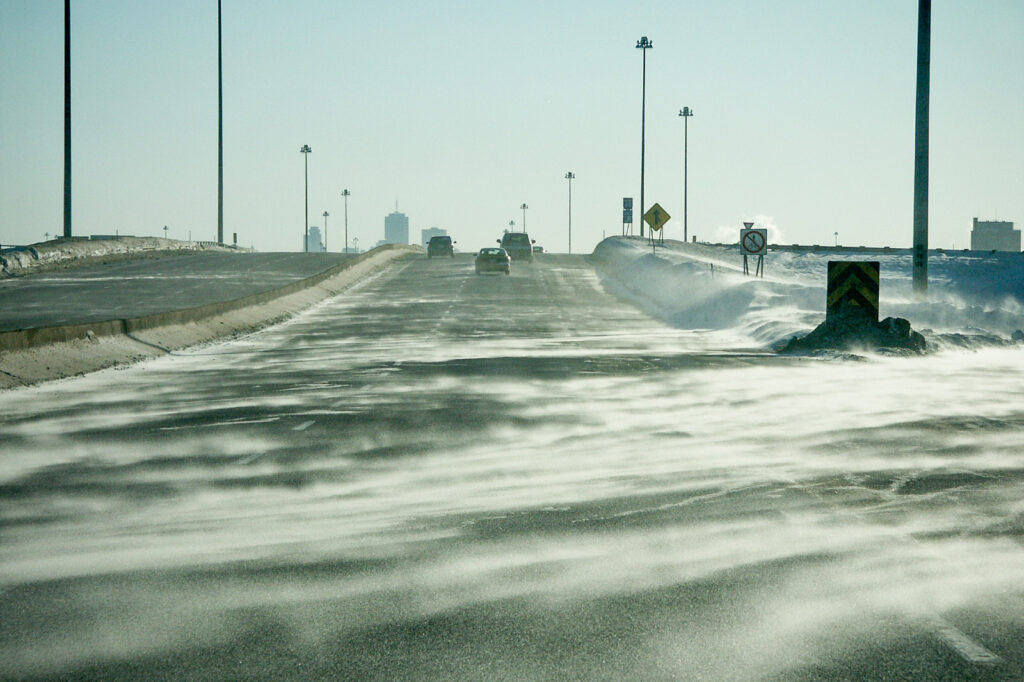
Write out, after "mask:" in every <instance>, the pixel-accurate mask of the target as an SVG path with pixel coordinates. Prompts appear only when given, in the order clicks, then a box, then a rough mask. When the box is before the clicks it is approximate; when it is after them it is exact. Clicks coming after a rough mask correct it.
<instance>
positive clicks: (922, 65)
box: [913, 0, 932, 299]
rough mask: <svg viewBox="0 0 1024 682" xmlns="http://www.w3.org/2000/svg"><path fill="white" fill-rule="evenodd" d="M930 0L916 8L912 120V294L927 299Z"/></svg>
mask: <svg viewBox="0 0 1024 682" xmlns="http://www.w3.org/2000/svg"><path fill="white" fill-rule="evenodd" d="M931 54H932V0H919V2H918V8H917V106H916V109H915V111H916V114H915V117H914V269H913V285H914V294H915V296H916V298H918V299H925V298H927V297H928V99H929V92H930V91H931V75H930V74H931Z"/></svg>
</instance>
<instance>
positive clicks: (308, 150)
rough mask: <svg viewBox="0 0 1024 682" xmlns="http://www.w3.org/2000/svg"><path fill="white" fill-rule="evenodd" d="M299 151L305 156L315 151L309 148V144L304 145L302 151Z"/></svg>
mask: <svg viewBox="0 0 1024 682" xmlns="http://www.w3.org/2000/svg"><path fill="white" fill-rule="evenodd" d="M299 151H300V152H302V153H303V154H309V153H310V152H312V151H313V150H312V149H310V148H309V145H308V144H304V145H302V149H300V150H299Z"/></svg>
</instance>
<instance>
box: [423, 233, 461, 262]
mask: <svg viewBox="0 0 1024 682" xmlns="http://www.w3.org/2000/svg"><path fill="white" fill-rule="evenodd" d="M454 244H455V242H453V241H452V238H451V237H447V236H442V237H431V238H430V241H429V242H427V258H433V257H434V256H448V257H449V258H454V257H455V246H454Z"/></svg>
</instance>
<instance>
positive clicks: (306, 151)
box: [299, 144, 313, 253]
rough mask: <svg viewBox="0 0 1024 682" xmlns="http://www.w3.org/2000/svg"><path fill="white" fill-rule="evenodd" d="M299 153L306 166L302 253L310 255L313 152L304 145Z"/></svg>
mask: <svg viewBox="0 0 1024 682" xmlns="http://www.w3.org/2000/svg"><path fill="white" fill-rule="evenodd" d="M299 151H300V152H302V158H303V159H304V160H305V165H306V237H305V239H303V241H302V251H303V253H309V155H310V153H311V152H312V151H313V150H312V149H310V148H309V145H308V144H304V145H302V149H300V150H299Z"/></svg>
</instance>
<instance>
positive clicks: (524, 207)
mask: <svg viewBox="0 0 1024 682" xmlns="http://www.w3.org/2000/svg"><path fill="white" fill-rule="evenodd" d="M519 208H521V209H523V210H526V209H528V208H530V207H529V206H527V205H526V204H525V203H524V204H523V205H522V206H520V207H519Z"/></svg>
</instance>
